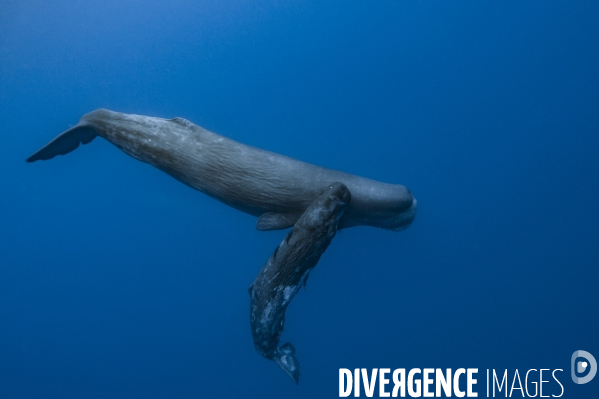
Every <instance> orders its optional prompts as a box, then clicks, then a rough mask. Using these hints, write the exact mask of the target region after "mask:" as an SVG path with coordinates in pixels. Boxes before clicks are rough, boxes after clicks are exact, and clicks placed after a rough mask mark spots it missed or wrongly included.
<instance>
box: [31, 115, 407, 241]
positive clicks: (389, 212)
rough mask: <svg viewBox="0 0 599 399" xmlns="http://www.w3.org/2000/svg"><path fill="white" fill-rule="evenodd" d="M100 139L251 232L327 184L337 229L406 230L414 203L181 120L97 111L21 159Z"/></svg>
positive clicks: (282, 220) (398, 192)
mask: <svg viewBox="0 0 599 399" xmlns="http://www.w3.org/2000/svg"><path fill="white" fill-rule="evenodd" d="M96 136H100V137H102V138H104V139H106V140H108V141H110V142H111V143H112V144H114V145H115V146H117V147H118V148H120V149H121V150H122V151H124V152H125V153H127V154H128V155H130V156H132V157H134V158H136V159H138V160H140V161H143V162H146V163H149V164H150V165H153V166H155V167H157V168H158V169H160V170H162V171H164V172H166V173H168V174H169V175H171V176H173V177H174V178H176V179H178V180H179V181H181V182H183V183H185V184H187V185H188V186H191V187H192V188H195V189H197V190H199V191H202V192H204V193H206V194H207V195H209V196H211V197H213V198H216V199H218V200H219V201H221V202H223V203H225V204H227V205H229V206H232V207H233V208H236V209H238V210H241V211H243V212H246V213H249V214H251V215H254V216H258V217H259V219H258V222H257V224H256V227H257V228H258V229H259V230H275V229H283V228H287V227H291V226H293V225H294V224H295V222H297V220H298V219H299V218H300V216H301V215H302V213H303V212H304V211H305V210H306V209H307V208H308V206H310V204H311V203H312V202H313V201H314V200H315V199H316V198H317V197H318V195H319V194H320V193H321V192H322V191H323V189H324V188H325V187H327V186H328V185H329V184H330V183H332V182H340V183H343V184H344V185H345V186H347V188H348V189H349V190H350V192H351V196H352V201H351V204H350V205H349V206H348V209H347V210H346V211H345V213H344V215H343V217H342V218H341V220H340V221H339V228H347V227H352V226H358V225H366V226H374V227H379V228H384V229H388V230H403V229H405V228H407V227H408V226H409V225H410V223H411V222H412V220H413V219H414V216H415V213H416V200H415V199H414V197H413V196H412V194H411V193H410V191H409V190H408V189H407V188H406V187H404V186H402V185H398V184H387V183H381V182H378V181H374V180H370V179H366V178H363V177H360V176H355V175H351V174H348V173H344V172H340V171H336V170H331V169H326V168H323V167H320V166H316V165H312V164H308V163H305V162H302V161H298V160H295V159H292V158H289V157H286V156H284V155H280V154H276V153H273V152H269V151H265V150H261V149H258V148H255V147H251V146H248V145H244V144H241V143H238V142H236V141H233V140H230V139H228V138H226V137H223V136H220V135H218V134H216V133H212V132H210V131H208V130H206V129H204V128H202V127H200V126H197V125H194V124H193V123H191V122H189V121H188V120H185V119H182V118H174V119H162V118H155V117H149V116H142V115H131V114H123V113H119V112H113V111H109V110H106V109H98V110H95V111H93V112H90V113H89V114H86V115H84V116H83V117H82V118H81V119H80V121H79V123H78V124H77V125H76V126H74V127H72V128H71V129H68V130H66V131H65V132H63V133H62V134H60V135H59V136H57V137H56V138H55V139H54V140H52V141H51V142H50V143H48V144H47V145H46V146H44V147H43V148H41V149H40V150H39V151H37V152H36V153H35V154H33V155H31V156H30V157H29V158H28V159H27V162H34V161H37V160H47V159H51V158H53V157H55V156H57V155H64V154H67V153H69V152H71V151H73V150H74V149H76V148H77V147H78V146H79V144H87V143H89V142H90V141H92V140H93V139H94V138H95V137H96Z"/></svg>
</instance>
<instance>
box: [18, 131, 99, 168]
mask: <svg viewBox="0 0 599 399" xmlns="http://www.w3.org/2000/svg"><path fill="white" fill-rule="evenodd" d="M96 136H97V134H96V132H95V130H94V129H93V128H92V127H91V126H89V125H87V124H78V125H77V126H74V127H72V128H70V129H69V130H66V131H64V132H62V133H61V134H59V135H58V136H56V138H55V139H54V140H52V141H51V142H49V143H48V144H46V145H45V146H44V147H42V148H41V149H40V150H38V151H37V152H36V153H35V154H33V155H32V156H30V157H29V158H27V162H35V161H38V160H42V161H45V160H47V159H52V158H54V157H55V156H57V155H65V154H68V153H69V152H71V151H73V150H74V149H76V148H77V147H79V144H87V143H89V142H90V141H92V140H93V139H94V138H95V137H96Z"/></svg>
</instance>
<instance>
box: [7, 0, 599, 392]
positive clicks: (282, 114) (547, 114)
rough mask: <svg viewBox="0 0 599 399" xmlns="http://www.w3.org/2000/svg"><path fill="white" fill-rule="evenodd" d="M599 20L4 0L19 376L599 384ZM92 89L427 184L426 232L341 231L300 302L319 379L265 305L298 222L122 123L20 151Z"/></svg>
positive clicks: (148, 383) (162, 385) (532, 9)
mask: <svg viewBox="0 0 599 399" xmlns="http://www.w3.org/2000/svg"><path fill="white" fill-rule="evenodd" d="M597 21H599V3H597V1H594V0H589V1H549V0H544V1H528V0H518V1H507V0H504V1H468V2H465V1H461V2H441V1H431V0H423V1H413V0H402V1H382V2H363V1H344V2H341V1H338V2H332V1H283V0H279V1H276V0H270V1H252V2H247V1H229V0H218V1H217V0H213V1H184V0H171V1H169V2H158V1H122V0H118V1H117V0H101V1H100V0H71V1H55V2H42V1H31V0H29V1H25V0H2V2H1V3H0V133H1V137H2V143H1V144H0V170H1V171H2V172H1V173H0V187H1V195H0V226H1V227H0V398H134V397H137V398H191V397H227V398H228V397H231V398H233V397H246V398H247V397H252V398H282V397H286V398H299V397H306V398H307V397H311V398H321V397H322V398H327V397H331V398H332V397H338V370H339V368H341V367H344V368H355V367H368V368H371V367H389V368H392V369H393V368H399V367H405V368H413V367H442V368H444V367H451V368H454V369H455V368H458V367H478V368H480V370H479V375H478V377H479V384H478V391H479V393H480V394H479V396H480V397H484V396H486V395H485V392H484V390H485V378H484V373H485V370H484V369H485V368H495V369H498V370H499V369H500V370H501V371H503V369H506V368H508V369H510V373H513V370H514V369H516V368H518V369H519V370H520V372H521V373H523V372H525V371H526V370H527V369H530V368H537V369H538V368H550V369H556V368H561V369H563V370H564V371H563V372H561V374H560V372H558V376H559V377H560V381H561V382H562V384H564V386H565V390H566V391H565V395H564V397H565V398H578V397H580V398H592V397H598V395H599V380H597V379H595V380H594V381H592V382H591V383H589V384H587V385H583V386H576V385H574V384H573V383H572V381H571V379H570V369H569V367H570V356H571V354H572V352H573V351H574V350H578V349H584V350H587V351H589V352H591V353H593V354H594V355H595V357H596V358H599V339H598V332H599V322H598V319H597V315H598V314H599V295H598V294H597V291H598V288H599V272H598V264H599V246H598V242H599V175H598V173H599V73H598V71H599V23H597ZM99 107H105V108H109V109H112V110H116V111H121V112H127V113H136V114H144V115H152V116H160V117H167V118H170V117H174V116H181V117H185V118H188V119H190V120H191V121H193V122H194V123H196V124H199V125H201V126H204V127H206V128H208V129H210V130H213V131H215V132H217V133H220V134H223V135H226V136H228V137H231V138H233V139H235V140H238V141H241V142H243V143H246V144H251V145H254V146H257V147H261V148H265V149H268V150H271V151H275V152H279V153H282V154H286V155H289V156H292V157H295V158H299V159H301V160H304V161H308V162H312V163H316V164H319V165H322V166H326V167H331V168H335V169H341V170H344V171H347V172H350V173H355V174H359V175H363V176H366V177H370V178H373V179H377V180H382V181H386V182H391V183H401V184H404V185H406V186H407V187H409V188H410V190H411V191H412V192H413V193H414V195H415V197H416V198H417V199H418V201H419V211H418V215H417V217H416V220H415V222H414V224H413V225H412V226H411V227H410V228H409V229H408V230H406V231H404V232H400V233H393V232H389V231H384V230H378V229H373V228H365V227H359V228H353V229H349V230H345V231H342V232H340V233H339V234H338V236H337V238H336V239H335V240H334V241H333V243H332V245H331V247H330V248H329V250H328V251H327V252H326V253H325V255H324V256H323V258H322V259H321V262H320V263H319V265H318V267H317V268H316V269H315V271H314V273H313V274H312V276H311V278H310V281H309V284H308V288H307V290H306V291H302V292H301V293H300V294H299V295H298V296H297V297H296V299H295V300H294V302H293V303H292V305H291V306H290V308H289V310H288V312H287V324H286V329H285V333H284V336H283V338H284V339H285V340H290V341H291V342H293V343H294V344H295V346H296V348H297V351H298V352H297V353H298V357H299V359H300V361H301V365H302V377H301V382H300V385H299V386H295V385H294V384H293V383H292V381H291V380H290V379H289V378H288V377H287V376H286V375H285V374H284V373H283V372H281V371H280V370H278V368H277V367H276V365H275V364H274V363H272V362H268V361H266V360H264V359H263V358H261V357H260V356H259V355H258V354H257V353H256V352H255V351H254V348H253V343H252V338H251V333H250V330H249V322H248V320H249V296H248V294H247V287H248V286H249V285H250V284H251V282H252V281H253V279H254V277H255V276H256V274H257V273H258V271H259V270H260V268H261V267H262V265H263V264H264V262H265V261H266V259H267V258H268V256H269V255H270V254H271V253H272V250H273V249H274V247H275V246H276V245H277V244H278V243H279V241H280V240H281V238H282V237H283V235H284V232H280V231H279V232H266V233H264V232H258V231H256V230H255V229H254V225H255V218H253V217H250V216H248V215H245V214H241V213H239V212H237V211H235V210H232V209H230V208H227V207H226V206H224V205H222V204H220V203H218V202H216V201H214V200H212V199H210V198H208V197H206V196H204V195H203V194H201V193H199V192H196V191H193V190H191V189H189V188H188V187H186V186H183V185H182V184H180V183H178V182H177V181H176V180H174V179H172V178H170V177H169V176H167V175H165V174H163V173H161V172H159V171H158V170H156V169H154V168H152V167H150V166H148V165H145V164H142V163H140V162H137V161H135V160H134V159H133V158H130V157H128V156H126V155H125V154H123V153H122V152H120V151H119V150H117V149H116V148H115V147H113V146H111V145H110V144H108V143H107V142H105V141H103V140H96V141H94V142H93V143H92V144H90V145H88V146H85V147H82V148H80V149H78V150H77V151H75V152H73V153H71V154H69V155H68V156H65V157H59V158H56V159H53V160H52V161H49V162H38V163H34V164H26V163H25V158H26V157H27V156H29V155H30V154H31V153H33V152H34V151H36V150H37V149H39V148H40V147H41V146H42V145H44V144H46V143H47V142H48V141H49V140H50V139H52V138H53V137H54V136H55V135H57V134H58V133H60V132H61V131H63V130H65V129H67V128H69V127H70V126H72V125H74V124H75V123H77V121H78V119H79V117H80V116H81V115H83V114H85V113H87V112H89V111H92V110H93V109H95V108H99ZM555 386H556V385H549V387H550V391H549V394H550V395H551V394H558V393H559V387H557V388H556V387H555ZM545 394H547V392H545ZM362 395H364V393H363V392H362ZM515 395H516V397H517V395H519V391H516V392H515Z"/></svg>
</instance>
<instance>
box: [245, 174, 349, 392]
mask: <svg viewBox="0 0 599 399" xmlns="http://www.w3.org/2000/svg"><path fill="white" fill-rule="evenodd" d="M350 199H351V194H350V192H349V190H348V189H347V187H346V186H345V185H344V184H342V183H338V182H335V183H333V184H331V185H330V186H329V187H327V188H326V189H325V190H324V191H323V192H322V194H320V195H319V196H318V197H317V198H316V200H314V202H313V203H312V204H311V205H310V206H309V207H308V209H306V211H305V212H304V213H303V214H302V216H301V217H300V218H299V220H298V221H297V222H296V223H295V225H294V226H293V228H292V229H291V231H290V232H289V234H287V236H285V238H284V239H283V241H282V242H281V244H280V245H279V246H278V247H277V248H276V249H275V252H274V253H273V254H272V255H271V256H270V258H269V259H268V261H267V262H266V264H265V265H264V267H263V268H262V270H261V271H260V273H259V274H258V276H257V277H256V280H254V283H253V284H252V285H251V286H250V288H249V293H250V298H251V304H250V325H251V328H252V336H253V337H254V346H255V347H256V350H257V351H258V353H260V354H261V355H262V356H264V357H266V358H267V359H272V360H274V361H275V362H276V363H277V364H278V365H279V367H281V369H283V371H285V372H286V373H287V374H288V375H289V376H290V377H291V378H292V379H293V380H294V381H295V383H296V384H297V383H298V382H299V362H298V361H297V359H296V357H295V348H294V347H293V345H291V344H290V343H289V342H287V343H285V344H283V345H281V346H279V337H280V336H281V333H282V332H283V324H284V322H285V310H286V309H287V306H288V305H289V303H290V302H291V300H292V299H293V297H294V296H295V294H296V293H297V291H298V290H299V289H300V287H301V286H302V284H304V285H305V283H306V280H307V279H308V276H309V274H310V272H311V271H312V269H313V268H314V267H315V266H316V263H318V260H319V259H320V256H321V255H322V254H323V253H324V251H325V250H326V249H327V248H328V246H329V244H330V242H331V240H332V239H333V237H335V234H336V233H337V225H338V223H339V219H341V217H342V216H343V213H344V211H345V209H346V208H347V206H348V204H349V203H350Z"/></svg>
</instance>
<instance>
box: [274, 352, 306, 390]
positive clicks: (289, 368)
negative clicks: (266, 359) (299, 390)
mask: <svg viewBox="0 0 599 399" xmlns="http://www.w3.org/2000/svg"><path fill="white" fill-rule="evenodd" d="M273 360H274V361H275V362H277V364H278V365H279V367H280V368H281V369H283V371H284V372H286V373H287V375H288V376H289V377H291V379H292V380H293V381H295V383H296V384H299V376H300V371H299V361H298V360H297V358H296V357H295V348H294V347H293V345H291V343H289V342H287V343H285V344H283V345H281V346H280V347H279V348H278V349H277V351H276V353H275V355H274V357H273Z"/></svg>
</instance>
